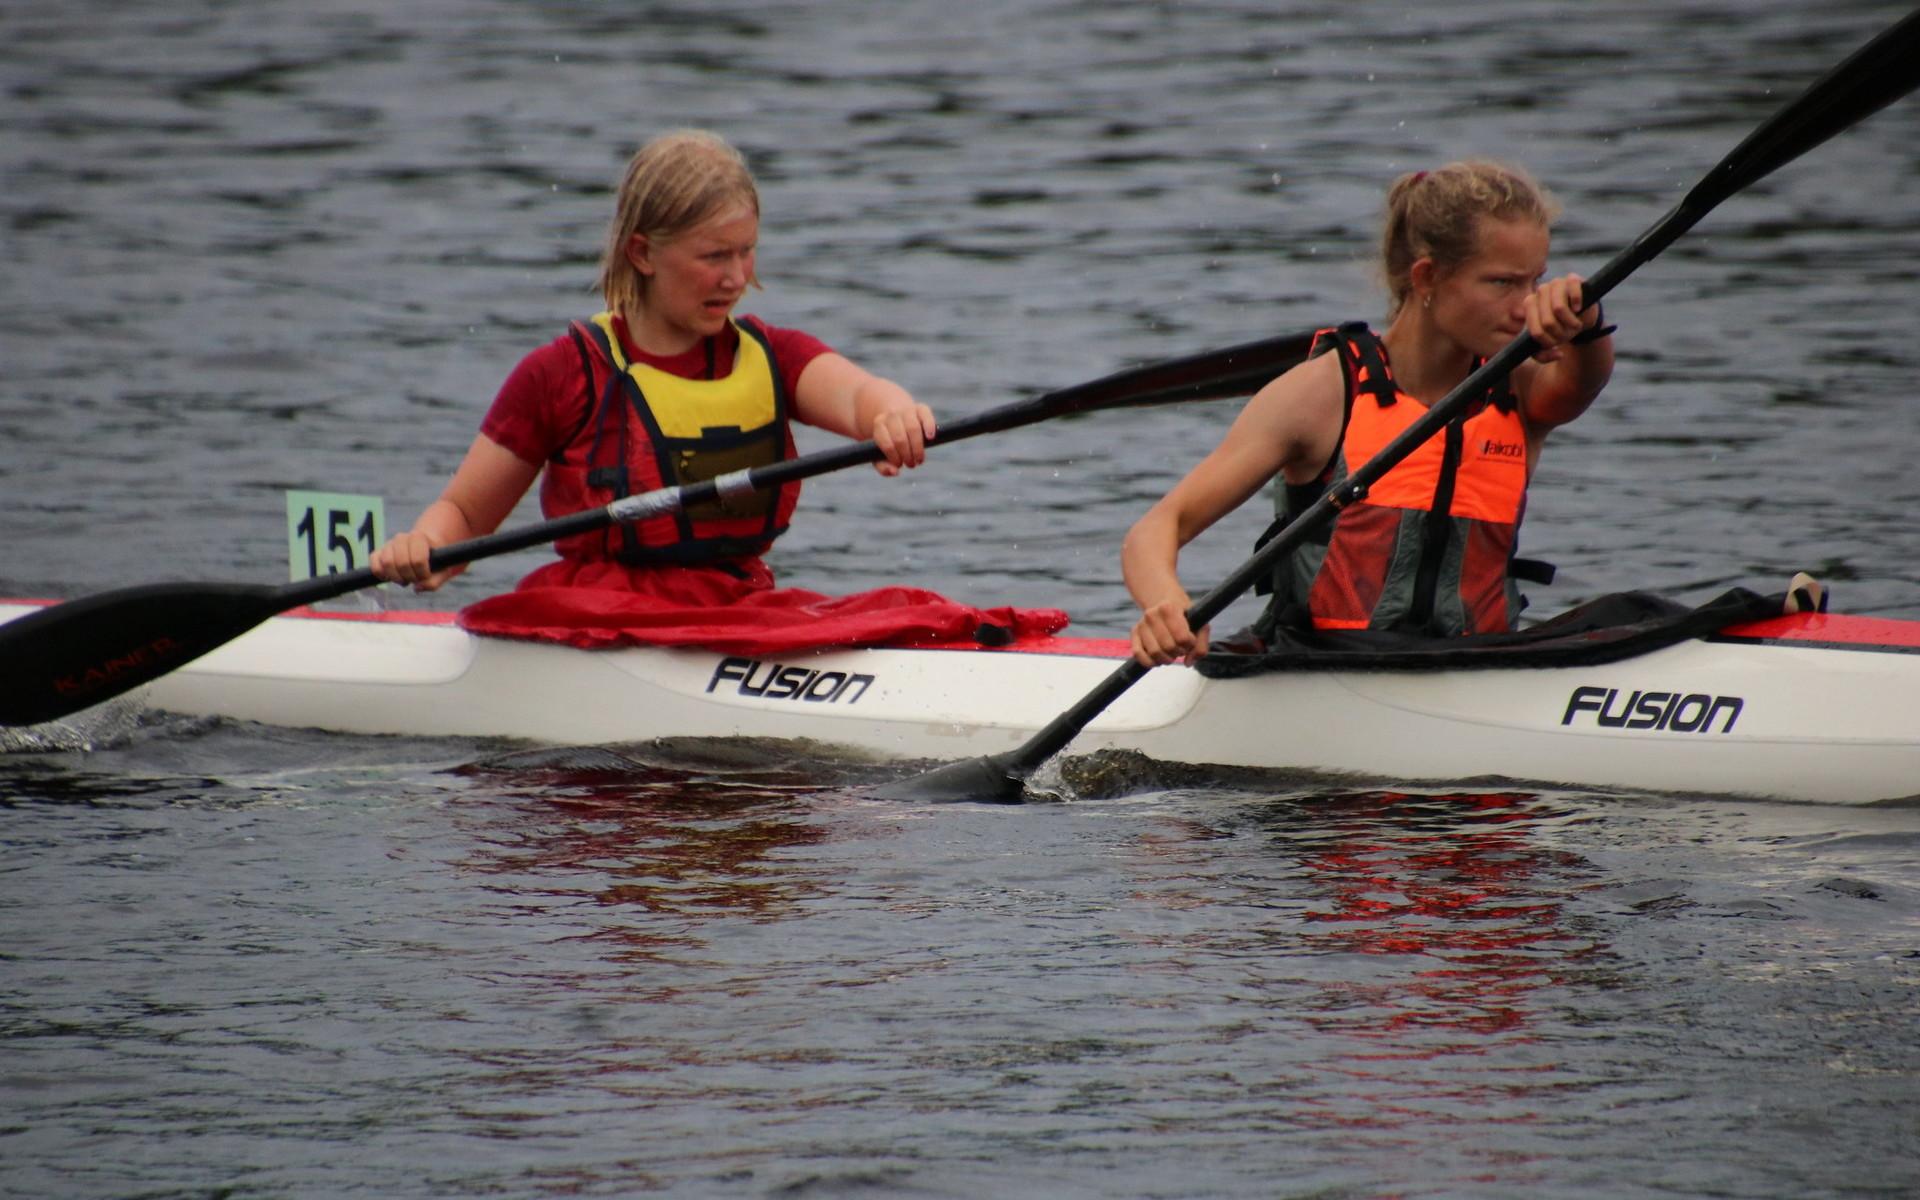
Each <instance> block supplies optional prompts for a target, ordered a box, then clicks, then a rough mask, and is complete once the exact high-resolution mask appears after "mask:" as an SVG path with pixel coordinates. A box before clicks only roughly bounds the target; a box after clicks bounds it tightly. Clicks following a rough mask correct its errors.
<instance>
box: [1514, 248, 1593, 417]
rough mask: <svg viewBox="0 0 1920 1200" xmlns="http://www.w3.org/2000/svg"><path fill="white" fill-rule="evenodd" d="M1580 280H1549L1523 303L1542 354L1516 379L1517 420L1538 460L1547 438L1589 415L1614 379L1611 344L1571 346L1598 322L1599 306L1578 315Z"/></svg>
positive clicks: (1528, 328) (1565, 276)
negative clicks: (1521, 421)
mask: <svg viewBox="0 0 1920 1200" xmlns="http://www.w3.org/2000/svg"><path fill="white" fill-rule="evenodd" d="M1579 302H1580V277H1579V276H1578V275H1563V276H1561V277H1560V278H1558V279H1551V280H1548V281H1547V282H1546V283H1545V284H1543V285H1541V287H1540V288H1539V289H1537V290H1536V291H1535V292H1534V293H1533V294H1532V295H1530V296H1528V297H1527V332H1528V333H1531V334H1532V335H1533V337H1534V340H1535V341H1537V342H1539V343H1540V344H1541V345H1542V346H1544V347H1546V349H1544V350H1542V351H1541V352H1540V353H1539V354H1537V355H1535V356H1534V363H1533V365H1532V367H1531V368H1530V369H1529V370H1528V371H1527V372H1526V373H1525V376H1524V377H1523V378H1518V379H1516V389H1515V390H1516V391H1517V392H1518V393H1519V398H1520V406H1521V407H1520V412H1521V416H1522V417H1523V418H1525V420H1526V423H1527V432H1528V437H1529V440H1530V441H1531V442H1532V449H1533V450H1534V452H1535V453H1536V454H1537V453H1538V451H1539V448H1540V443H1541V442H1542V441H1544V440H1545V438H1546V436H1547V432H1548V431H1549V430H1551V429H1553V428H1555V427H1556V426H1560V425H1565V424H1566V423H1567V422H1568V421H1571V420H1573V419H1574V418H1575V417H1578V416H1579V415H1580V414H1581V413H1584V412H1586V411H1587V408H1588V406H1589V405H1591V404H1592V403H1593V401H1594V398H1595V397H1596V396H1598V395H1599V394H1600V389H1601V388H1604V387H1606V386H1607V380H1608V379H1610V378H1612V376H1613V339H1612V338H1611V337H1603V338H1601V339H1600V340H1599V341H1596V342H1589V343H1587V344H1586V345H1584V346H1574V345H1570V344H1569V342H1570V341H1571V340H1572V339H1573V338H1574V337H1575V336H1577V335H1578V334H1580V333H1581V332H1582V331H1584V330H1587V329H1591V328H1593V327H1594V326H1595V325H1596V324H1597V323H1598V322H1599V319H1600V309H1599V306H1598V305H1595V306H1594V307H1592V308H1589V309H1587V310H1586V311H1585V312H1580V311H1578V310H1577V307H1578V305H1579Z"/></svg>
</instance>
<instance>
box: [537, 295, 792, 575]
mask: <svg viewBox="0 0 1920 1200" xmlns="http://www.w3.org/2000/svg"><path fill="white" fill-rule="evenodd" d="M733 327H734V328H735V329H736V330H737V331H739V339H740V340H739V344H738V346H737V347H736V349H735V350H734V358H733V369H732V370H731V371H729V372H728V373H727V374H726V375H725V376H723V377H721V378H719V379H684V378H682V377H680V376H678V375H673V374H670V373H668V372H666V371H661V370H659V369H657V368H655V367H651V366H648V365H646V364H644V363H638V362H629V361H628V360H627V356H626V354H625V352H624V351H623V350H622V349H621V346H620V337H619V334H618V332H617V331H616V329H615V327H614V322H613V316H612V314H611V313H601V314H599V315H598V316H595V317H594V318H592V319H591V320H589V321H576V322H574V324H573V325H572V326H571V328H570V330H569V332H570V333H571V334H572V335H573V339H574V344H575V346H576V347H577V348H578V349H579V351H580V359H581V367H582V370H583V371H584V372H585V374H586V378H587V387H588V395H589V396H598V397H599V401H598V403H597V404H592V405H590V406H589V410H588V416H587V419H586V420H585V421H583V422H582V423H581V425H580V428H579V429H578V430H576V431H575V433H574V435H573V437H572V439H571V440H570V441H569V442H568V443H567V444H566V445H565V446H562V447H561V448H560V450H559V452H558V453H556V454H555V455H554V456H553V457H552V459H551V460H549V461H548V463H547V465H546V472H545V477H544V479H543V480H542V482H541V487H540V509H541V511H542V512H543V513H545V514H546V515H547V516H548V517H549V518H552V517H558V516H565V515H567V514H569V513H576V512H581V511H583V510H585V509H589V508H600V507H604V506H606V505H608V504H611V503H612V502H613V501H615V500H618V499H623V498H625V497H627V496H631V495H638V494H641V493H644V492H649V491H653V490H655V489H657V488H662V487H673V486H678V485H682V484H689V483H698V482H701V481H704V480H708V479H712V478H714V477H716V476H719V475H724V474H726V473H728V472H730V471H740V470H746V469H749V468H752V467H758V466H765V465H767V464H769V463H775V462H779V461H781V460H783V459H787V458H791V457H793V455H794V446H793V435H792V431H791V430H790V429H789V428H788V424H787V421H788V413H789V411H790V408H791V404H790V401H789V398H788V396H787V394H786V385H785V383H784V382H782V378H781V375H780V369H779V364H778V363H776V362H775V361H774V357H773V348H772V347H771V346H770V345H768V343H767V341H766V338H765V337H764V336H763V335H762V334H761V333H760V331H759V330H758V329H755V328H754V327H753V326H752V325H750V324H748V323H747V322H745V321H736V322H734V323H733ZM799 499H800V484H799V483H798V481H795V482H793V483H789V484H785V485H783V486H781V487H779V488H776V489H772V490H762V491H757V492H753V493H750V494H748V495H745V496H740V497H733V498H724V497H723V498H720V499H716V500H714V501H712V502H711V503H707V504H701V505H696V506H694V507H691V508H686V509H683V510H681V511H680V512H677V513H667V514H663V515H661V516H656V517H648V518H646V519H645V520H642V521H636V522H631V523H626V524H619V525H615V526H612V527H610V528H608V529H605V530H593V531H591V532H588V533H582V534H575V535H573V536H571V537H566V538H562V539H560V540H559V541H557V542H555V543H554V549H556V550H557V551H559V553H560V555H561V556H562V557H563V558H571V559H580V560H587V561H592V560H600V559H615V560H617V561H619V562H621V563H624V564H626V565H628V566H652V565H658V564H688V563H711V562H716V561H720V560H725V559H730V558H748V557H753V556H756V555H759V554H763V553H765V552H766V550H767V547H768V546H770V545H772V543H773V539H775V538H777V537H779V536H780V535H781V534H782V533H785V532H786V529H787V524H788V522H789V521H790V520H791V519H792V517H793V510H794V506H795V505H796V504H797V503H798V502H799Z"/></svg>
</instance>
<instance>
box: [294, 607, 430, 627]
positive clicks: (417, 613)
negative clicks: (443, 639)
mask: <svg viewBox="0 0 1920 1200" xmlns="http://www.w3.org/2000/svg"><path fill="white" fill-rule="evenodd" d="M280 615H281V616H283V617H304V618H306V619H308V620H313V621H373V622H376V623H378V624H382V625H451V624H453V623H454V621H455V620H457V619H458V617H459V614H458V613H450V612H429V611H424V610H420V609H407V608H396V609H393V610H392V611H390V612H318V611H316V610H314V609H311V608H290V609H288V610H287V611H286V612H283V613H281V614H280Z"/></svg>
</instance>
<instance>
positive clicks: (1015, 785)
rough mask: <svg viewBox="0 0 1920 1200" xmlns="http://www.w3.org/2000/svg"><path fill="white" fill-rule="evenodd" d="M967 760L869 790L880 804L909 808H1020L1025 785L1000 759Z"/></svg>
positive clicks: (1023, 797)
mask: <svg viewBox="0 0 1920 1200" xmlns="http://www.w3.org/2000/svg"><path fill="white" fill-rule="evenodd" d="M1005 757H1010V756H1000V755H996V756H990V757H987V758H969V759H964V760H962V761H960V762H955V763H948V764H947V765H945V766H943V767H935V768H934V769H933V770H931V771H924V772H922V773H920V774H918V775H915V776H914V777H913V778H911V779H901V780H896V781H895V782H893V783H889V784H883V785H882V786H880V787H877V788H875V789H873V794H874V795H876V796H878V797H879V798H880V799H882V800H904V801H906V802H908V803H912V804H1021V803H1024V802H1025V800H1026V791H1027V789H1026V785H1025V784H1024V783H1023V782H1022V781H1021V780H1020V778H1019V777H1018V776H1016V775H1014V774H1013V773H1012V772H1011V771H1009V770H1008V769H1007V767H1006V764H1005V763H1004V762H1003V761H1002V758H1005Z"/></svg>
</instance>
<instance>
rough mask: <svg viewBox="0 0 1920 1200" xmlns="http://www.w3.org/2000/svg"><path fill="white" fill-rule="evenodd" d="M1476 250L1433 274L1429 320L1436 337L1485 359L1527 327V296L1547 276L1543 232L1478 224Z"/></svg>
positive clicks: (1530, 224) (1511, 224) (1518, 225)
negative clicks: (1438, 332) (1443, 336)
mask: <svg viewBox="0 0 1920 1200" xmlns="http://www.w3.org/2000/svg"><path fill="white" fill-rule="evenodd" d="M1477 240H1478V248H1477V249H1476V250H1475V252H1474V255H1473V257H1472V258H1469V259H1468V260H1467V261H1466V262H1463V263H1461V264H1460V265H1459V266H1457V267H1455V268H1454V269H1452V270H1450V271H1437V272H1435V273H1434V274H1433V290H1432V296H1433V320H1434V323H1435V324H1436V325H1438V326H1439V327H1440V330H1441V332H1443V333H1445V334H1447V335H1448V336H1449V337H1451V338H1453V340H1454V341H1456V342H1458V343H1460V345H1461V346H1463V347H1465V348H1466V349H1468V350H1470V351H1472V352H1473V353H1474V354H1476V355H1478V356H1480V357H1481V358H1491V357H1492V356H1493V355H1494V354H1496V353H1498V352H1499V351H1500V349H1501V348H1502V347H1504V346H1505V345H1506V344H1507V343H1508V342H1511V341H1512V340H1513V339H1514V338H1516V337H1518V336H1519V335H1520V334H1521V333H1523V332H1524V331H1525V330H1526V328H1527V310H1526V300H1527V296H1528V295H1530V294H1531V293H1532V292H1533V289H1534V287H1535V286H1536V285H1537V284H1538V283H1539V282H1540V280H1541V278H1542V277H1543V276H1545V275H1546V273H1547V248H1548V244H1549V241H1550V238H1549V236H1548V234H1547V227H1546V226H1545V225H1542V224H1540V223H1538V222H1536V221H1525V220H1522V221H1501V220H1497V219H1495V218H1492V217H1482V218H1481V219H1480V229H1479V238H1478V239H1477Z"/></svg>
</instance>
